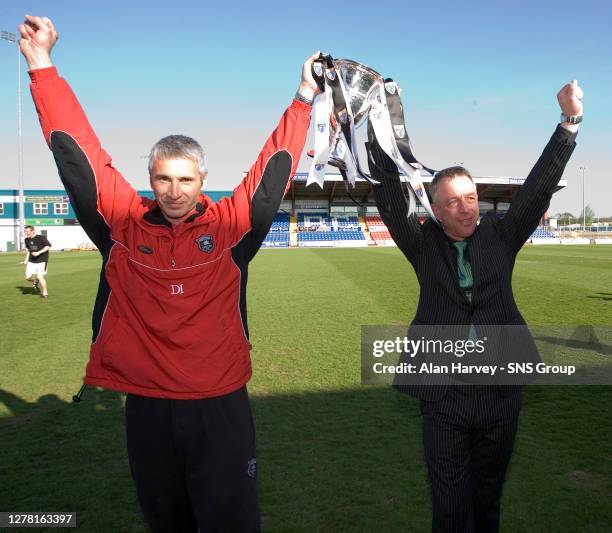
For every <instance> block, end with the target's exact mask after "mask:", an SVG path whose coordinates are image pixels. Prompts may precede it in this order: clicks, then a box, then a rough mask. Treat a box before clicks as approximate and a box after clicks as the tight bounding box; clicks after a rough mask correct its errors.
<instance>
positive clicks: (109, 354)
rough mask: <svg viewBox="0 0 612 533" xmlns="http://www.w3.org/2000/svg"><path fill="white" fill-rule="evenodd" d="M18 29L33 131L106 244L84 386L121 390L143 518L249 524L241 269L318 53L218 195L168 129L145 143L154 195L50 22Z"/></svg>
mask: <svg viewBox="0 0 612 533" xmlns="http://www.w3.org/2000/svg"><path fill="white" fill-rule="evenodd" d="M19 31H20V33H21V37H22V39H21V41H20V48H21V51H22V53H23V55H24V56H25V58H26V60H27V62H28V66H29V69H30V77H31V80H32V85H31V90H32V96H33V98H34V103H35V105H36V110H37V112H38V115H39V118H40V123H41V126H42V129H43V133H44V136H45V139H46V141H47V143H48V145H49V147H50V148H51V151H52V152H53V156H54V158H55V161H56V163H57V166H58V169H59V173H60V177H61V179H62V182H63V184H64V186H65V187H66V190H67V191H68V194H69V195H70V199H71V202H72V205H73V206H74V209H75V212H76V213H77V216H78V219H79V221H80V223H81V225H82V226H83V228H84V229H85V231H86V232H87V234H88V235H89V236H90V238H91V240H92V241H93V242H94V243H95V244H96V246H97V247H98V249H99V250H100V253H101V254H102V257H103V266H102V272H101V276H100V285H99V289H98V294H97V297H96V302H95V308H94V313H93V321H92V322H93V324H92V326H93V338H92V345H91V353H90V359H89V363H88V365H87V371H86V376H85V383H86V384H88V385H95V386H101V387H104V388H108V389H112V390H116V391H121V392H125V393H127V394H128V396H127V400H126V428H127V444H128V457H129V461H130V467H131V470H132V475H133V478H134V481H135V484H136V488H137V492H138V498H139V501H140V505H141V508H142V510H143V513H144V516H145V519H146V521H147V523H148V524H149V527H150V528H151V529H152V530H153V531H196V530H198V529H199V531H202V532H204V531H258V530H259V528H260V525H259V523H260V521H259V506H258V499H257V488H256V480H255V472H256V460H255V438H254V437H255V435H254V429H253V422H252V417H251V411H250V406H249V401H248V396H247V390H246V383H247V382H248V380H249V378H250V377H251V361H250V353H249V349H250V344H249V339H248V328H247V320H246V283H247V268H248V264H249V262H250V260H251V259H252V258H253V257H254V255H255V254H256V253H257V250H258V249H259V247H260V245H261V243H262V241H263V239H264V238H265V236H266V234H267V232H268V230H269V228H270V225H271V224H272V220H273V218H274V215H275V214H276V212H277V210H278V208H279V205H280V202H281V200H282V197H283V195H284V192H285V191H286V189H287V187H288V185H289V183H290V178H291V176H292V175H293V174H294V172H295V169H296V166H297V163H298V161H299V158H300V154H301V152H302V149H303V146H304V142H305V139H306V134H307V131H308V127H309V122H310V111H311V106H312V99H313V97H314V96H315V95H316V93H317V92H318V88H317V85H316V83H315V82H314V80H313V78H312V75H311V64H312V61H313V60H314V59H315V58H316V57H318V54H315V55H313V56H312V57H310V58H309V59H308V60H307V61H306V63H304V66H303V69H302V79H301V83H300V86H299V88H298V92H297V94H296V98H295V99H294V101H293V102H292V103H291V105H290V106H289V108H288V109H287V110H286V111H285V113H284V115H283V116H282V118H281V121H280V123H279V125H278V127H277V128H276V130H275V131H274V133H273V134H272V135H271V136H270V138H269V139H268V141H267V142H266V144H265V146H264V148H263V150H262V152H261V154H260V155H259V157H258V159H257V161H256V162H255V164H254V165H253V166H252V168H251V169H250V171H249V172H248V174H247V175H246V177H245V178H244V179H243V181H242V182H241V183H240V184H239V185H238V186H237V187H236V188H235V189H234V191H233V194H232V196H231V197H230V198H224V199H223V200H221V201H219V202H216V203H213V202H211V200H210V199H209V198H208V197H207V196H205V195H203V194H202V193H201V190H202V188H203V185H204V183H205V181H206V167H205V164H204V153H203V151H202V148H201V147H200V146H199V145H198V143H197V142H196V141H194V140H193V139H190V138H189V137H184V136H181V135H173V136H170V137H165V138H164V139H162V140H160V141H159V142H158V143H157V144H156V145H155V146H154V147H153V149H152V150H151V156H150V160H149V173H150V181H151V187H152V189H153V192H154V194H155V201H153V200H150V199H147V198H143V197H141V196H139V195H138V194H137V193H136V191H135V190H134V189H133V188H132V187H131V186H130V185H129V184H128V183H127V182H126V181H125V179H124V178H123V177H122V176H121V174H120V173H119V172H118V171H117V170H116V169H115V168H114V167H113V166H112V163H111V158H110V157H109V155H108V154H107V153H106V152H105V151H104V150H103V149H102V147H101V146H100V142H99V141H98V139H97V137H96V135H95V133H94V131H93V129H92V128H91V126H90V125H89V122H88V121H87V118H86V116H85V114H84V112H83V110H82V108H81V106H80V105H79V102H78V101H77V99H76V97H75V96H74V94H73V92H72V91H71V89H70V87H69V86H68V84H67V83H66V82H65V81H64V80H63V79H62V78H60V77H59V76H58V74H57V71H56V69H55V67H53V64H52V62H51V56H50V53H51V49H52V48H53V46H54V44H55V42H56V40H57V33H56V31H55V29H54V27H53V24H52V23H51V21H50V20H49V19H47V18H40V17H31V16H29V15H28V16H26V20H25V23H24V24H22V25H20V27H19Z"/></svg>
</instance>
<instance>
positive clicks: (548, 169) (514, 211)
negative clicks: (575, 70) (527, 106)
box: [500, 80, 583, 251]
mask: <svg viewBox="0 0 612 533" xmlns="http://www.w3.org/2000/svg"><path fill="white" fill-rule="evenodd" d="M582 96H583V93H582V89H581V88H580V86H579V85H578V82H577V81H576V80H572V81H571V82H570V83H568V84H566V85H564V86H563V87H562V88H561V90H560V91H559V93H558V94H557V100H558V102H559V107H560V108H561V113H562V115H563V116H565V117H580V119H577V118H573V119H570V120H572V121H579V120H581V119H582V112H583V109H582ZM578 127H579V124H571V123H569V122H567V121H566V119H562V122H561V123H560V125H559V126H557V129H556V130H555V132H554V133H553V136H552V137H551V139H550V141H549V142H548V144H547V145H546V147H545V148H544V151H543V152H542V155H541V156H540V158H539V159H538V161H537V162H536V164H535V165H534V167H533V168H532V169H531V172H530V173H529V175H528V176H527V179H526V180H525V183H524V184H523V186H522V187H521V188H520V189H519V191H518V192H517V193H516V196H515V197H514V199H513V200H512V203H511V204H510V208H509V209H508V212H507V213H506V215H505V216H504V218H503V219H502V220H501V222H500V224H501V228H502V231H503V234H504V236H505V238H506V239H507V240H508V241H509V242H510V243H511V245H512V247H513V248H514V249H515V250H516V251H518V250H519V249H520V248H521V246H523V244H525V241H526V240H527V239H528V238H529V236H530V235H531V234H532V233H533V231H534V230H535V229H536V228H537V227H538V223H539V221H540V219H541V218H542V216H543V215H544V213H545V212H546V210H547V209H548V206H549V204H550V200H551V198H552V195H553V192H554V190H555V187H556V186H557V184H558V183H559V180H560V179H561V176H562V175H563V170H564V169H565V165H566V164H567V162H568V161H569V158H570V156H571V155H572V152H573V151H574V147H575V146H576V142H575V139H576V134H577V132H578Z"/></svg>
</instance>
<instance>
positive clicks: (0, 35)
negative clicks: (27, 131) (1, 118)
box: [0, 30, 25, 250]
mask: <svg viewBox="0 0 612 533" xmlns="http://www.w3.org/2000/svg"><path fill="white" fill-rule="evenodd" d="M0 39H2V40H3V41H6V42H7V43H9V44H16V45H17V46H16V48H17V180H18V188H19V228H18V232H17V233H18V235H17V245H16V248H17V250H23V246H24V238H25V235H24V227H25V210H24V191H23V136H22V127H21V124H22V119H21V116H22V112H21V51H20V50H19V43H18V41H17V36H16V35H15V34H14V33H11V32H8V31H5V30H2V32H0Z"/></svg>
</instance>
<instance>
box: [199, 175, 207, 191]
mask: <svg viewBox="0 0 612 533" xmlns="http://www.w3.org/2000/svg"><path fill="white" fill-rule="evenodd" d="M200 179H201V180H202V187H200V189H201V190H202V191H203V190H204V189H206V183H207V182H208V172H205V173H204V174H202V175H201V176H200Z"/></svg>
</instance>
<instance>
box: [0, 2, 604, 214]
mask: <svg viewBox="0 0 612 533" xmlns="http://www.w3.org/2000/svg"><path fill="white" fill-rule="evenodd" d="M26 12H27V13H30V14H36V15H42V16H48V17H49V18H51V19H52V20H53V21H54V23H55V25H56V27H57V29H58V31H59V34H60V37H61V38H60V40H59V42H58V44H57V45H56V47H55V49H54V53H53V58H54V62H55V64H56V65H57V67H58V69H59V70H60V73H61V75H62V76H63V77H65V78H66V79H67V80H68V82H69V83H70V84H71V85H72V87H73V89H74V90H75V92H76V93H77V95H78V97H79V99H80V101H81V103H82V104H83V106H84V107H85V110H86V111H87V113H88V115H89V118H90V121H91V122H92V125H93V126H94V128H95V130H96V132H97V133H98V136H99V137H100V139H101V141H102V144H103V145H104V147H105V148H106V149H107V151H108V152H109V153H110V154H111V155H112V156H113V159H114V164H115V166H116V167H117V168H118V169H119V170H121V171H122V172H123V174H124V175H125V176H126V178H127V179H128V180H129V181H130V182H131V183H132V184H133V185H134V186H135V187H136V188H139V189H144V188H147V187H148V177H147V172H146V160H145V158H144V156H145V155H146V154H147V153H148V150H149V148H150V146H151V145H152V144H153V143H154V142H155V141H157V140H158V139H159V138H160V137H163V136H164V135H168V134H171V133H183V134H186V135H190V136H193V137H195V138H196V139H198V140H199V141H200V142H201V144H202V145H203V146H204V148H205V150H206V152H207V154H208V163H209V169H210V174H209V180H208V186H209V188H210V189H212V190H227V189H231V188H233V187H234V185H235V184H236V183H237V182H238V181H239V180H240V179H241V177H242V174H243V171H244V170H246V169H247V168H248V167H249V166H250V164H251V163H252V162H253V161H254V160H255V158H256V157H257V154H258V152H259V150H260V148H261V146H262V145H263V143H264V141H265V139H266V137H267V135H268V134H269V133H270V132H271V131H272V129H273V128H274V126H275V125H276V123H277V121H278V119H279V117H280V115H281V114H282V112H283V110H284V108H285V107H286V105H287V104H288V103H289V102H290V100H291V98H292V96H293V94H294V92H295V90H296V88H297V85H298V82H299V76H300V69H301V64H302V63H303V61H304V60H305V58H306V57H307V56H308V55H310V54H311V53H312V52H314V51H316V50H317V49H320V50H324V51H326V52H328V53H331V54H332V55H333V56H334V57H346V58H349V59H354V60H356V61H359V62H362V63H365V64H367V65H369V66H371V67H372V68H375V69H376V70H378V71H379V72H381V73H382V74H383V75H384V76H386V77H392V78H394V79H395V80H396V81H397V82H398V83H399V84H400V85H401V87H402V88H403V93H402V100H403V103H404V107H405V115H406V122H407V128H408V132H409V135H410V137H411V139H412V145H413V148H414V151H415V153H416V156H417V158H419V159H420V160H421V161H422V162H423V163H424V164H425V165H427V166H429V167H432V168H442V167H445V166H449V165H452V164H454V163H455V162H456V161H461V162H463V163H464V165H465V166H466V167H467V168H469V169H470V170H471V171H472V173H473V174H474V175H476V176H488V175H494V176H525V175H526V174H527V173H528V172H529V170H530V168H531V166H532V165H533V163H534V162H535V161H536V159H537V157H538V156H539V154H540V152H541V150H542V148H543V147H544V145H545V144H546V142H547V141H548V139H549V137H550V135H551V133H552V131H553V130H554V128H555V126H556V124H557V122H558V119H559V107H558V104H557V101H556V96H555V95H556V92H557V91H558V89H559V88H560V87H561V86H562V85H563V84H564V83H566V82H567V81H569V80H570V79H572V78H576V79H578V81H579V82H580V84H581V86H582V87H583V89H584V92H585V99H584V106H585V120H584V124H583V126H582V128H581V131H580V134H579V136H578V146H577V148H576V151H575V152H574V155H573V156H572V159H571V161H570V162H569V164H568V166H567V168H566V172H565V174H564V178H565V179H567V180H568V183H569V185H568V187H567V188H566V189H565V190H563V191H561V192H559V193H557V194H556V195H555V197H554V198H553V201H552V205H551V208H550V212H551V213H556V212H559V211H571V212H572V213H574V214H578V213H579V212H580V210H581V208H582V174H581V172H580V170H579V167H581V166H585V167H586V171H585V177H586V187H585V189H586V203H587V204H588V205H590V206H591V207H592V208H593V209H594V210H595V213H596V215H599V216H604V215H612V201H611V200H612V184H611V182H612V179H611V178H612V177H611V176H610V171H609V169H610V168H611V166H612V165H611V163H612V156H611V152H612V134H611V133H610V129H611V125H612V109H611V108H612V106H611V105H610V103H609V99H610V95H611V94H612V59H611V58H612V38H611V34H612V32H610V21H611V20H612V2H610V1H609V0H606V1H604V0H600V1H593V0H583V1H581V2H577V1H571V2H566V1H563V0H558V1H549V0H540V1H537V2H527V1H522V0H518V1H512V2H510V1H508V2H496V1H494V0H488V1H471V2H458V1H441V2H435V1H429V2H408V1H401V2H385V3H382V4H381V3H378V2H373V1H369V2H358V1H354V0H353V1H350V2H320V1H318V0H315V1H310V2H307V3H303V2H286V1H285V2H280V1H279V2H265V1H264V2H257V3H255V2H250V3H248V4H245V5H241V4H239V3H236V2H212V3H209V2H195V1H192V2H190V1H181V0H177V1H175V2H167V1H164V2H159V1H157V0H148V1H146V2H145V1H140V0H138V1H131V2H119V1H114V0H107V1H106V2H82V1H78V2H77V1H71V0H55V1H54V2H43V1H28V0H19V1H18V0H0V29H4V30H9V31H14V32H16V31H17V28H16V27H17V24H18V23H19V22H20V21H21V19H22V18H23V15H24V14H25V13H26ZM22 67H23V70H22V72H23V78H22V79H23V84H24V93H23V103H24V106H23V130H24V133H23V135H24V161H25V163H24V181H25V185H26V188H60V187H61V184H60V182H59V179H58V178H57V171H56V169H55V166H54V164H53V161H52V158H51V155H50V153H49V152H48V150H47V148H46V145H45V144H44V141H43V138H42V135H41V134H40V131H39V126H38V123H37V119H36V116H35V111H34V107H33V105H32V102H31V98H30V95H29V91H28V87H27V83H28V78H27V75H26V69H25V65H22ZM16 147H17V50H16V46H15V45H10V44H8V43H6V42H4V41H0V188H14V187H16V186H17V155H16V152H17V150H16ZM300 170H307V160H306V159H305V158H303V160H302V163H301V166H300Z"/></svg>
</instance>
